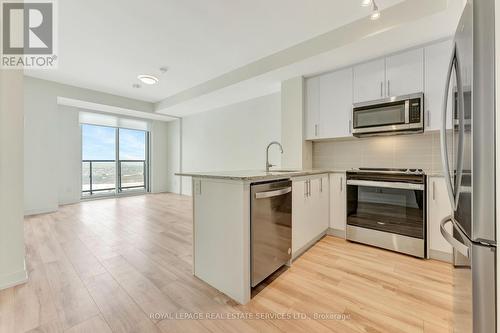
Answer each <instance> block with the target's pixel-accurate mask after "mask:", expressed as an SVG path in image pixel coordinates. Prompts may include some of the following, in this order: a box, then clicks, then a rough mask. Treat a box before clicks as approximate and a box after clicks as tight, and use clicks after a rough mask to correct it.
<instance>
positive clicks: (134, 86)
mask: <svg viewBox="0 0 500 333" xmlns="http://www.w3.org/2000/svg"><path fill="white" fill-rule="evenodd" d="M140 87H141V85H140V84H139V83H134V84H132V88H135V89H139V88H140Z"/></svg>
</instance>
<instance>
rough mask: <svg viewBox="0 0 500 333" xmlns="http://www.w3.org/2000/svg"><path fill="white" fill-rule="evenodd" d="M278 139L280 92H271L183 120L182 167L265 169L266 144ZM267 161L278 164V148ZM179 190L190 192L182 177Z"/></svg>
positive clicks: (190, 168) (279, 128)
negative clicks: (270, 93)
mask: <svg viewBox="0 0 500 333" xmlns="http://www.w3.org/2000/svg"><path fill="white" fill-rule="evenodd" d="M273 140H276V141H280V140H281V94H279V93H278V94H272V95H268V96H263V97H259V98H255V99H251V100H249V101H246V102H242V103H238V104H234V105H230V106H227V107H223V108H220V109H215V110H211V111H207V112H203V113H199V114H195V115H192V116H188V117H185V118H183V119H182V169H183V171H184V172H190V171H191V172H193V171H226V170H264V169H265V163H266V146H267V145H268V144H269V142H271V141H273ZM269 156H270V157H269V159H270V162H271V163H273V164H277V165H281V154H280V152H279V149H278V147H275V146H274V147H272V148H271V150H270V154H269ZM182 183H183V184H182V193H183V194H190V193H191V179H190V178H189V177H183V179H182Z"/></svg>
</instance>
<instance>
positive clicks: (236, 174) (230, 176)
mask: <svg viewBox="0 0 500 333" xmlns="http://www.w3.org/2000/svg"><path fill="white" fill-rule="evenodd" d="M343 171H345V170H330V169H313V170H271V171H269V172H266V171H262V170H242V171H220V172H180V173H176V174H175V175H176V176H183V177H198V178H214V179H226V180H241V181H260V180H273V179H281V178H294V177H303V176H311V175H319V174H323V173H332V172H343Z"/></svg>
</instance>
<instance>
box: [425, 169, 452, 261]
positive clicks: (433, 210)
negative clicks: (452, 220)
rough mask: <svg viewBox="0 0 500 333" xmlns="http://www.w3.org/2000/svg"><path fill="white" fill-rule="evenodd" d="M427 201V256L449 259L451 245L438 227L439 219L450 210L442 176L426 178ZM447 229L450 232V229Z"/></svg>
mask: <svg viewBox="0 0 500 333" xmlns="http://www.w3.org/2000/svg"><path fill="white" fill-rule="evenodd" d="M427 202H428V205H427V226H428V228H429V231H428V235H429V238H428V240H429V250H430V252H429V257H431V258H434V259H441V260H449V259H451V253H452V247H451V245H450V244H449V243H448V242H447V241H446V240H445V239H444V238H443V236H442V235H441V231H440V227H439V225H440V222H441V220H442V219H443V218H445V217H446V216H449V215H450V214H451V210H452V209H451V204H450V199H449V198H448V193H447V189H446V184H445V179H444V177H429V178H428V181H427ZM448 227H450V225H448ZM448 231H449V232H450V233H451V229H450V230H448Z"/></svg>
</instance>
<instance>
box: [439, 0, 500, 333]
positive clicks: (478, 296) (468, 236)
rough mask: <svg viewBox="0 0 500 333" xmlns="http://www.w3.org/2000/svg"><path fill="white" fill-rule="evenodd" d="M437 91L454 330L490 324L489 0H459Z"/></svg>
mask: <svg viewBox="0 0 500 333" xmlns="http://www.w3.org/2000/svg"><path fill="white" fill-rule="evenodd" d="M444 95H445V96H444V100H443V114H442V115H443V127H442V129H441V155H442V159H443V171H444V174H445V178H446V184H447V189H448V194H449V197H450V202H451V204H452V210H453V211H452V212H451V215H450V216H449V217H448V218H446V219H444V220H443V221H442V222H441V234H442V235H443V237H444V238H445V239H446V240H447V241H448V242H449V243H450V244H451V245H452V246H453V250H454V265H455V267H454V286H453V288H454V295H453V296H454V298H453V307H454V309H453V310H454V332H474V333H480V332H481V333H483V332H488V333H489V332H496V324H497V323H496V292H497V291H496V241H497V240H496V227H495V223H496V222H495V220H496V216H495V205H496V199H495V0H469V1H467V4H466V6H465V9H464V12H463V14H462V16H461V19H460V22H459V24H458V27H457V30H456V33H455V36H454V40H453V52H452V57H451V60H450V65H449V68H448V79H447V83H446V87H445V94H444ZM448 112H451V113H452V117H451V119H452V121H451V124H450V122H447V119H449V118H448V117H447V113H448Z"/></svg>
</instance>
